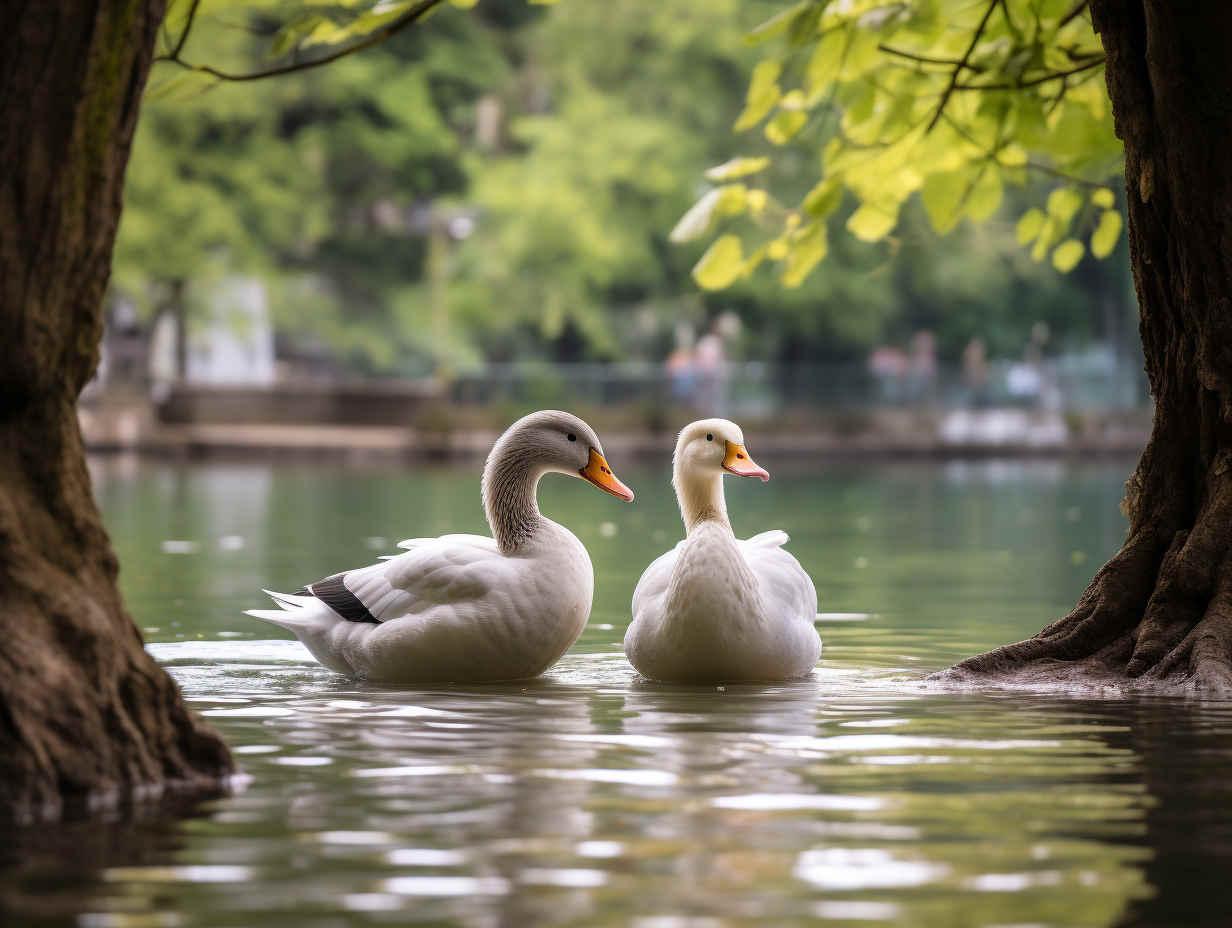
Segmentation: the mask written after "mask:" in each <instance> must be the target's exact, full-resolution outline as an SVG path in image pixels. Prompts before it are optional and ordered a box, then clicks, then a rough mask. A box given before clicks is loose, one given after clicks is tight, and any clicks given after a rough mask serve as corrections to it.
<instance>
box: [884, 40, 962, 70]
mask: <svg viewBox="0 0 1232 928" xmlns="http://www.w3.org/2000/svg"><path fill="white" fill-rule="evenodd" d="M877 50H878V51H882V52H885V53H886V54H887V55H896V56H897V57H899V58H906V59H908V60H909V61H918V62H919V63H920V64H943V65H949V66H951V67H952V66H955V65H957V66H960V67H964V68H966V69H967V70H968V71H974V72H975V73H976V74H983V73H984V69H983V68H982V67H980V66H979V65H978V64H971V63H969V62H968V63H966V64H964V63H963V62H961V61H959V60H958V59H957V58H930V57H929V56H928V55H917V54H916V53H915V52H909V51H906V50H904V49H901V48H894V47H893V46H891V45H886V44H885V43H884V42H883V43H881V44H880V45H878V46H877Z"/></svg>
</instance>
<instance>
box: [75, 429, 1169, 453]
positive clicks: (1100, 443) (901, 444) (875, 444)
mask: <svg viewBox="0 0 1232 928" xmlns="http://www.w3.org/2000/svg"><path fill="white" fill-rule="evenodd" d="M84 431H85V433H86V450H87V451H88V452H89V453H90V454H99V455H107V454H136V455H139V456H144V457H152V458H163V459H178V460H237V459H247V460H291V461H297V462H302V461H309V460H321V461H328V462H330V463H338V462H348V461H355V462H373V463H380V462H396V461H459V460H475V459H482V458H483V457H484V456H485V455H486V454H487V453H488V450H489V449H490V448H491V447H492V443H493V442H494V441H495V440H496V438H497V437H498V435H499V434H500V433H499V432H497V431H494V430H493V431H489V430H486V429H485V430H466V431H459V432H453V433H451V434H449V435H448V436H439V435H432V434H424V433H422V432H418V431H416V430H413V429H406V428H396V427H389V426H332V425H286V424H270V425H215V424H209V425H204V424H198V425H176V426H163V427H160V428H158V429H156V430H154V431H152V432H149V433H146V434H143V435H133V436H130V437H129V438H128V440H121V438H122V437H117V436H107V435H98V434H95V435H93V436H91V435H90V432H89V430H88V429H86V430H84ZM745 432H746V435H747V436H748V439H749V444H750V447H756V448H757V451H758V454H759V455H760V456H762V457H766V458H770V457H774V458H779V459H784V458H797V459H800V458H817V457H824V458H826V459H828V460H834V459H862V458H899V459H902V458H916V459H946V458H1069V457H1092V456H1101V457H1125V456H1129V455H1136V454H1139V453H1141V451H1142V448H1143V447H1144V446H1145V444H1146V439H1147V433H1146V431H1145V430H1142V431H1139V430H1131V429H1117V430H1116V431H1114V432H1111V433H1108V434H1101V435H1096V436H1071V437H1070V438H1068V439H1066V440H1065V441H1063V442H1060V443H1050V444H1038V443H1030V442H1024V441H1002V442H961V441H960V442H947V441H943V440H941V439H940V438H938V437H936V435H930V434H885V433H876V432H873V433H864V434H860V435H841V434H835V433H833V432H827V431H825V430H820V429H819V430H815V431H799V430H794V431H793V432H792V434H790V435H783V434H781V433H780V434H775V432H774V431H772V430H770V429H769V428H758V427H756V426H750V427H749V428H747V429H746V430H745ZM672 441H673V435H672V433H670V432H662V433H654V432H649V431H641V432H631V431H615V432H613V431H606V432H605V433H604V444H605V450H606V451H607V452H608V453H609V454H610V455H612V456H621V457H633V458H649V457H659V456H662V455H663V454H664V453H665V451H664V449H669V448H670V447H671V445H672Z"/></svg>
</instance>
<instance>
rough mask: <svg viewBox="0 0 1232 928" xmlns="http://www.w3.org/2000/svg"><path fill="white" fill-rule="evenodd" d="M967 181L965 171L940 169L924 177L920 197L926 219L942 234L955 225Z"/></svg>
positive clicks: (960, 210)
mask: <svg viewBox="0 0 1232 928" xmlns="http://www.w3.org/2000/svg"><path fill="white" fill-rule="evenodd" d="M968 183H969V176H968V174H967V172H966V171H940V172H938V173H936V174H929V175H928V177H926V178H925V179H924V186H923V187H922V188H921V189H920V199H921V200H922V201H923V202H924V211H925V212H926V213H928V221H929V222H931V223H932V224H933V228H934V229H936V230H937V231H938V232H940V233H941V234H942V235H944V234H945V233H946V232H949V231H950V230H951V229H952V228H954V226H955V225H957V223H958V218H959V216H960V215H962V207H963V195H964V194H965V192H966V190H967V184H968ZM887 231H888V230H887Z"/></svg>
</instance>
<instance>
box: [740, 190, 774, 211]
mask: <svg viewBox="0 0 1232 928" xmlns="http://www.w3.org/2000/svg"><path fill="white" fill-rule="evenodd" d="M769 200H770V195H769V194H767V193H766V191H764V190H760V189H754V190H750V191H748V193H747V194H746V195H745V198H744V202H745V206H746V207H747V209H748V211H749V212H750V213H752V214H753V215H754V216H758V215H761V212H762V210H764V209H765V208H766V203H768V202H769Z"/></svg>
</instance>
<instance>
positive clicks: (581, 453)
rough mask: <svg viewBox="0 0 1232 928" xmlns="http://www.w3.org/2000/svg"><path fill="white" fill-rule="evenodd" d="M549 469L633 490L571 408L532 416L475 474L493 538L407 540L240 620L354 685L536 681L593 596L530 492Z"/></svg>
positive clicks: (613, 489)
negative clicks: (258, 625) (256, 622)
mask: <svg viewBox="0 0 1232 928" xmlns="http://www.w3.org/2000/svg"><path fill="white" fill-rule="evenodd" d="M570 436H572V437H570ZM550 472H558V473H565V474H570V475H572V476H581V477H583V478H585V479H587V480H589V481H591V482H592V483H595V484H596V485H597V486H599V487H600V488H601V489H604V490H607V491H608V492H610V493H612V494H613V495H616V496H619V497H621V498H622V499H632V498H633V493H632V491H630V490H629V489H628V487H626V486H624V484H622V483H621V482H620V481H619V480H617V479H616V477H615V475H614V474H612V473H611V470H610V468H608V466H607V462H606V461H605V460H604V458H603V452H602V446H601V445H600V444H599V439H598V437H597V436H596V435H595V434H594V432H593V430H591V428H590V427H589V426H588V425H586V423H585V422H583V421H582V420H580V419H578V418H576V417H575V416H571V415H569V414H568V413H562V412H555V411H547V412H539V413H533V414H532V415H530V416H527V417H525V418H523V419H521V420H519V421H518V422H516V423H514V424H513V425H512V426H511V427H510V428H509V430H508V431H506V432H505V434H504V435H503V436H501V439H500V440H499V441H498V442H497V443H496V446H495V447H494V448H493V450H492V453H491V455H490V456H489V458H488V462H487V465H486V466H485V468H484V478H483V495H484V509H485V511H486V513H487V516H488V523H489V525H490V526H491V527H492V530H493V534H494V536H495V537H493V538H488V537H485V536H482V535H443V536H441V537H439V538H415V539H411V540H409V541H404V542H402V543H401V544H400V545H399V547H401V548H406V549H408V550H407V551H406V553H404V554H399V555H396V556H393V557H390V558H388V559H385V560H382V561H381V562H379V563H376V564H373V565H371V566H369V567H361V568H358V569H356V570H350V571H344V572H343V573H340V574H335V575H333V576H332V577H327V578H325V579H324V580H321V581H318V582H316V583H313V584H309V585H308V586H307V587H305V588H303V589H302V590H300V591H299V592H298V593H296V594H282V593H270V594H269V595H270V596H271V597H273V599H274V600H275V601H276V602H277V603H278V604H279V606H281V609H276V610H252V611H250V612H249V613H248V615H251V616H254V617H255V618H258V619H262V620H264V621H267V622H272V623H273V624H275V625H279V626H281V627H282V628H286V629H288V630H290V631H291V632H293V633H294V634H295V636H296V637H297V638H299V640H300V641H302V642H303V643H304V645H305V646H306V647H307V648H308V650H309V651H311V652H312V655H313V656H314V657H315V658H316V659H317V660H318V661H320V662H321V663H322V664H324V665H325V666H326V667H329V668H330V669H331V670H336V671H338V672H339V673H344V674H348V675H351V676H355V677H359V678H362V679H367V680H372V681H378V682H401V683H423V682H482V681H496V680H519V679H525V678H527V677H533V676H537V675H538V674H540V673H542V672H543V671H544V670H546V669H547V668H548V667H550V666H551V665H552V664H554V663H555V662H556V661H557V659H559V658H560V656H561V655H562V654H564V653H565V651H566V650H568V649H569V646H570V645H572V644H573V642H574V641H576V640H577V637H578V635H580V634H581V632H582V629H583V627H585V625H586V620H587V618H588V617H589V615H590V606H591V597H592V594H593V591H594V573H593V570H592V568H591V563H590V557H589V555H588V554H587V553H586V548H585V547H584V546H583V545H582V543H581V542H580V541H578V539H577V538H576V537H575V536H574V535H573V533H572V532H570V531H569V530H568V529H566V528H565V527H564V526H562V525H559V524H557V523H555V522H553V521H552V520H551V519H548V518H546V517H545V516H543V515H542V514H541V513H540V512H539V508H538V505H537V503H536V488H537V486H538V483H539V478H540V477H541V476H542V475H543V474H545V473H550ZM267 592H268V591H267Z"/></svg>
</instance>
